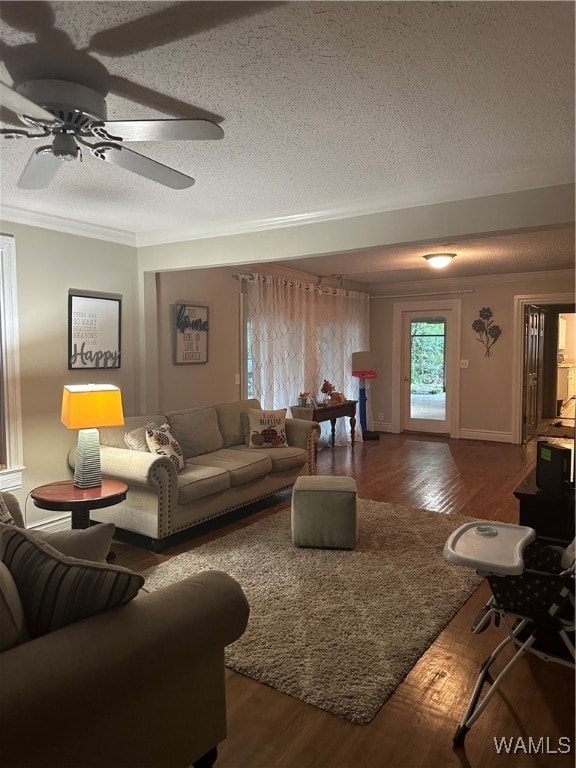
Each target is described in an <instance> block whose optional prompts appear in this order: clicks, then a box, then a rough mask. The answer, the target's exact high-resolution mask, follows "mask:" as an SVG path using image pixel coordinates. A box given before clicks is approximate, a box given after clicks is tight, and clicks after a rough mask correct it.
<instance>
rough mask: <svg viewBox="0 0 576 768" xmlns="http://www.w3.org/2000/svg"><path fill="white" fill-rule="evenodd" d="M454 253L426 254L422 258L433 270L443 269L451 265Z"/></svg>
mask: <svg viewBox="0 0 576 768" xmlns="http://www.w3.org/2000/svg"><path fill="white" fill-rule="evenodd" d="M455 256H456V254H455V253H427V254H426V255H425V256H424V258H425V259H426V261H427V262H428V264H430V266H431V267H434V269H444V267H447V266H448V265H449V264H451V263H452V259H453V258H454V257H455Z"/></svg>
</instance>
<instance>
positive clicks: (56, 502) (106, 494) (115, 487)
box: [30, 478, 128, 528]
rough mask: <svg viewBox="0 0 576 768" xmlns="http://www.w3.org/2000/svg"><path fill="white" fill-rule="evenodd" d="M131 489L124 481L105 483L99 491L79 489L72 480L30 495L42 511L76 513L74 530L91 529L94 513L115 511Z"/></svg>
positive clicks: (107, 480)
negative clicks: (108, 508) (116, 506)
mask: <svg viewBox="0 0 576 768" xmlns="http://www.w3.org/2000/svg"><path fill="white" fill-rule="evenodd" d="M127 492H128V486H127V485H126V483H123V482H122V481H121V480H110V479H108V478H103V479H102V485H98V486H96V487H95V488H77V487H76V486H75V485H74V482H73V481H72V480H61V481H60V482H57V483H48V484H47V485H39V486H38V488H34V490H33V491H31V492H30V496H31V497H32V499H33V500H34V504H35V505H36V506H37V507H40V509H49V510H51V511H53V512H67V511H68V510H69V511H70V512H71V513H72V528H88V527H89V526H90V510H91V509H102V508H103V507H112V506H114V504H119V503H120V502H121V501H124V499H125V498H126V493H127Z"/></svg>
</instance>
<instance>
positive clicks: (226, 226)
mask: <svg viewBox="0 0 576 768" xmlns="http://www.w3.org/2000/svg"><path fill="white" fill-rule="evenodd" d="M565 184H574V173H573V171H572V170H571V169H567V168H566V166H565V165H551V166H549V167H546V168H531V169H528V170H521V171H515V172H514V171H512V172H508V173H497V174H491V175H489V176H484V177H482V178H479V179H474V180H472V181H465V182H464V181H462V182H447V183H443V184H436V185H428V186H423V187H421V188H418V189H409V190H402V191H400V192H395V193H394V194H393V195H388V196H382V197H378V198H369V199H368V198H357V199H355V200H348V201H346V202H343V203H341V204H336V205H334V206H332V207H330V208H323V209H321V210H308V211H300V212H293V213H290V214H286V215H281V216H270V217H267V218H262V219H253V220H241V219H229V220H225V221H219V222H213V223H210V224H208V225H205V226H203V227H198V226H194V227H186V228H181V229H172V230H158V231H155V232H144V233H142V234H138V235H137V236H136V237H137V244H138V246H139V247H145V246H150V245H167V244H169V243H180V242H187V241H190V240H204V239H210V238H213V237H227V236H232V235H244V234H250V233H255V232H263V231H267V230H271V229H283V228H287V227H296V226H301V225H303V224H314V223H321V222H329V221H337V220H340V219H350V218H355V217H358V216H370V215H372V214H378V213H385V212H388V211H397V210H404V209H406V208H418V207H421V206H425V205H435V204H440V203H454V202H458V201H461V200H473V199H475V198H478V197H489V196H491V195H505V194H515V193H519V192H527V191H529V190H533V189H543V188H546V187H557V186H563V185H565Z"/></svg>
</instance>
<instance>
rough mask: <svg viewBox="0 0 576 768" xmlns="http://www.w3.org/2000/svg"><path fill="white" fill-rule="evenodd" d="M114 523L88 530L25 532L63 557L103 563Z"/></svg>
mask: <svg viewBox="0 0 576 768" xmlns="http://www.w3.org/2000/svg"><path fill="white" fill-rule="evenodd" d="M115 528H116V526H115V525H114V523H100V524H99V525H92V526H90V528H83V529H82V528H80V529H75V530H70V531H68V530H66V531H36V530H30V529H28V530H27V533H28V535H29V536H32V537H33V538H36V539H39V540H40V541H45V542H46V543H47V544H49V545H50V546H51V547H54V549H57V550H58V552H60V553H61V554H63V555H69V556H70V557H78V558H80V559H81V560H92V561H93V562H96V563H105V562H106V557H107V556H108V553H109V552H110V545H111V543H112V536H113V535H114V530H115Z"/></svg>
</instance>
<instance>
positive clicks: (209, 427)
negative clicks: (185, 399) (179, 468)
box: [167, 406, 222, 459]
mask: <svg viewBox="0 0 576 768" xmlns="http://www.w3.org/2000/svg"><path fill="white" fill-rule="evenodd" d="M167 415H168V421H169V422H170V426H171V427H172V431H173V433H174V437H175V438H176V440H178V442H179V443H180V445H181V446H182V450H183V451H184V458H185V459H192V458H193V457H194V456H201V455H202V454H204V453H211V452H212V451H217V450H218V449H219V448H222V435H221V434H220V429H219V427H218V418H217V416H216V410H215V409H214V408H213V407H211V406H210V407H200V408H186V409H184V410H182V411H168V414H167Z"/></svg>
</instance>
